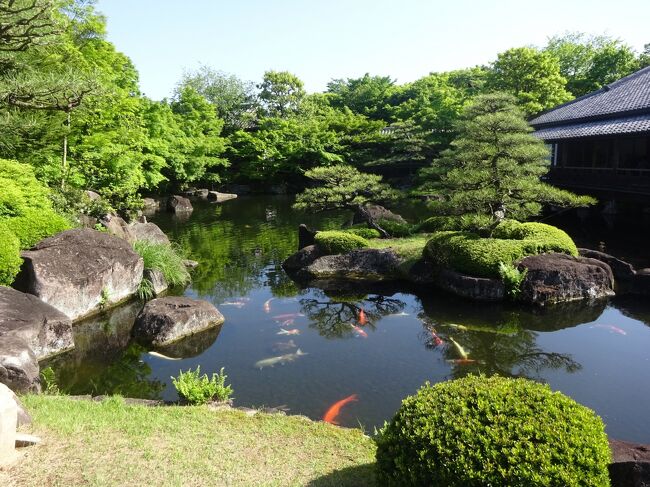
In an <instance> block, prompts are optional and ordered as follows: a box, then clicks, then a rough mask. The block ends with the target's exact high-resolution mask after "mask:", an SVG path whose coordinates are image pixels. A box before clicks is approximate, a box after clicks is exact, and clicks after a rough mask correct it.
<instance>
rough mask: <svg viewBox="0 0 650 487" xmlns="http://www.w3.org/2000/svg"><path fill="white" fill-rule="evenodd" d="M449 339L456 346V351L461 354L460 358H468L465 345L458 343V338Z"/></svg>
mask: <svg viewBox="0 0 650 487" xmlns="http://www.w3.org/2000/svg"><path fill="white" fill-rule="evenodd" d="M449 341H450V342H451V343H452V344H453V345H454V348H455V349H456V352H457V353H458V355H460V358H462V359H463V360H467V357H468V356H469V355H468V353H467V352H466V351H465V349H464V348H463V347H461V345H460V343H458V342H457V341H456V340H454V339H453V338H451V337H449Z"/></svg>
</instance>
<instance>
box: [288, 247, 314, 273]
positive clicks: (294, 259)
mask: <svg viewBox="0 0 650 487" xmlns="http://www.w3.org/2000/svg"><path fill="white" fill-rule="evenodd" d="M322 256H323V254H322V253H321V251H320V250H319V249H318V247H316V245H307V246H306V247H303V248H301V249H300V250H299V251H298V252H295V253H293V254H291V255H290V256H289V257H287V259H286V260H285V261H284V262H283V263H282V267H283V268H284V270H285V271H287V272H296V271H299V270H301V269H304V268H306V267H309V266H310V265H311V264H313V263H314V262H315V261H316V259H318V258H319V257H322Z"/></svg>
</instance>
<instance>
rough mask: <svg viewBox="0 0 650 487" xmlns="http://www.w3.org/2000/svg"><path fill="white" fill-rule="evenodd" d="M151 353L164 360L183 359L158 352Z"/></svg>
mask: <svg viewBox="0 0 650 487" xmlns="http://www.w3.org/2000/svg"><path fill="white" fill-rule="evenodd" d="M149 355H151V356H152V357H157V358H161V359H163V360H181V359H180V358H177V357H168V356H167V355H163V354H162V353H158V352H149Z"/></svg>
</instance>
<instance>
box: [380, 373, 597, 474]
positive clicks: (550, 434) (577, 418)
mask: <svg viewBox="0 0 650 487" xmlns="http://www.w3.org/2000/svg"><path fill="white" fill-rule="evenodd" d="M604 429H605V428H604V425H603V422H602V421H601V419H600V418H599V417H598V416H596V414H595V413H594V412H593V411H592V410H590V409H589V408H586V407H584V406H582V405H580V404H578V403H576V402H575V401H573V400H572V399H571V398H569V397H567V396H565V395H563V394H562V393H560V392H552V391H551V389H550V388H549V387H548V386H547V385H543V384H538V383H535V382H532V381H529V380H526V379H506V378H501V377H491V378H488V377H484V376H469V377H465V378H462V379H457V380H453V381H448V382H441V383H438V384H436V385H434V386H430V385H429V384H426V385H425V386H424V387H422V388H421V389H420V390H419V391H418V393H417V394H416V395H414V396H410V397H408V398H406V399H405V400H404V401H403V402H402V406H401V407H400V409H399V411H398V412H397V414H396V415H395V417H394V418H393V419H392V420H391V422H390V423H389V424H388V425H387V426H386V427H385V428H384V429H383V430H382V431H381V433H380V435H379V436H378V438H377V447H378V448H377V465H378V475H379V480H380V484H382V485H414V486H415V485H418V486H420V485H446V486H463V487H465V486H471V485H492V486H512V485H576V486H577V485H584V486H606V485H609V475H608V470H607V465H608V463H609V461H610V451H609V446H608V441H607V435H606V434H605V431H604Z"/></svg>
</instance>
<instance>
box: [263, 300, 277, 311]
mask: <svg viewBox="0 0 650 487" xmlns="http://www.w3.org/2000/svg"><path fill="white" fill-rule="evenodd" d="M274 299H275V298H271V299H267V300H266V301H264V312H265V313H270V312H271V301H273V300H274Z"/></svg>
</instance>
